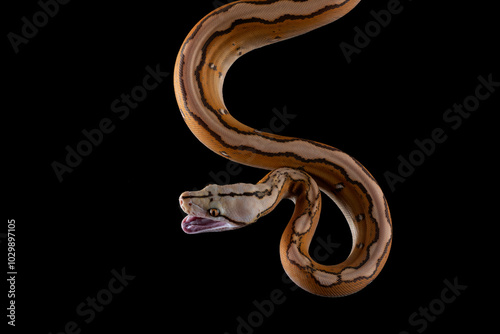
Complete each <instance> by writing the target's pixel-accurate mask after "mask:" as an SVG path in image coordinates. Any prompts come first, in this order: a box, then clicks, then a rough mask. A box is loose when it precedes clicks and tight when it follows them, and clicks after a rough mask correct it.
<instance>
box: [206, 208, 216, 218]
mask: <svg viewBox="0 0 500 334" xmlns="http://www.w3.org/2000/svg"><path fill="white" fill-rule="evenodd" d="M208 213H209V214H210V216H212V217H217V216H219V210H217V209H210V210H208Z"/></svg>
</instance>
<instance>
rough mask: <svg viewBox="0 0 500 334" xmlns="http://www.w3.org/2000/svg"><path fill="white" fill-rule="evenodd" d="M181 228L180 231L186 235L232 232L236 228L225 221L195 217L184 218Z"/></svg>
mask: <svg viewBox="0 0 500 334" xmlns="http://www.w3.org/2000/svg"><path fill="white" fill-rule="evenodd" d="M181 226H182V230H183V231H184V232H186V233H187V234H197V233H205V232H221V231H227V230H232V229H235V228H237V227H238V226H236V225H234V224H232V223H231V222H229V221H227V220H225V219H220V220H214V219H211V218H204V217H197V216H192V215H188V216H186V217H185V218H184V219H183V220H182V223H181Z"/></svg>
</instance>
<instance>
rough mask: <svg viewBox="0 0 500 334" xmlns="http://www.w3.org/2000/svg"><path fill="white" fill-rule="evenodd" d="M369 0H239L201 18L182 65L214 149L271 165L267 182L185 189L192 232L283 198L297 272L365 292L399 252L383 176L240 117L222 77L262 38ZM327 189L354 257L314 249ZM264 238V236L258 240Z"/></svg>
mask: <svg viewBox="0 0 500 334" xmlns="http://www.w3.org/2000/svg"><path fill="white" fill-rule="evenodd" d="M358 2H359V0H252V1H244V0H243V1H236V2H232V3H229V4H227V5H225V6H222V7H220V8H218V9H215V10H214V11H212V12H211V13H210V14H208V15H207V16H205V17H204V18H203V19H202V20H201V21H199V22H198V23H197V24H196V25H195V26H194V28H193V29H192V30H191V32H190V33H189V34H188V36H187V37H186V39H185V40H184V42H183V44H182V46H181V49H180V51H179V54H178V56H177V60H176V64H175V70H174V88H175V94H176V99H177V102H178V105H179V108H180V112H181V114H182V117H183V119H184V121H185V122H186V123H187V125H188V127H189V129H190V130H191V131H192V133H193V134H194V135H195V136H196V137H197V138H198V139H199V140H200V141H201V142H202V143H203V144H205V145H206V146H207V147H208V148H209V149H211V150H212V151H213V152H215V153H217V154H219V155H221V156H223V157H224V158H227V159H230V160H232V161H235V162H238V163H241V164H245V165H249V166H253V167H257V168H263V169H267V170H270V171H271V172H270V173H269V174H267V175H266V176H265V177H264V178H263V179H262V180H261V181H259V182H258V183H257V184H243V183H238V184H231V185H209V186H207V187H206V188H204V189H202V190H199V191H191V192H184V193H182V194H181V196H180V198H179V202H180V206H181V208H182V209H183V210H184V211H185V212H186V213H187V214H188V215H187V216H186V217H185V218H184V220H183V221H182V224H181V225H182V229H183V230H184V231H185V232H186V233H189V234H195V233H202V232H215V231H226V230H232V229H237V228H241V227H243V226H246V225H249V224H251V223H253V222H255V221H256V220H257V219H259V218H260V217H262V216H264V215H265V214H267V213H269V212H270V211H271V210H273V209H274V207H275V206H276V205H277V204H278V203H279V202H280V200H281V199H283V198H287V199H291V200H292V201H294V203H295V209H294V212H293V215H292V218H291V220H290V221H289V223H288V225H287V226H286V229H285V231H284V233H283V235H282V238H281V243H280V256H281V262H282V264H283V267H284V269H285V271H286V273H287V274H288V276H289V277H290V278H291V279H292V280H293V281H294V282H295V283H296V284H297V285H299V286H300V287H301V288H303V289H305V290H306V291H309V292H311V293H313V294H316V295H321V296H329V297H338V296H346V295H349V294H352V293H355V292H357V291H359V290H361V289H362V288H364V287H365V286H366V285H367V284H369V283H370V282H372V281H373V280H374V279H375V277H377V275H378V274H379V273H380V271H381V270H382V268H383V266H384V264H385V263H386V260H387V257H388V255H389V252H390V248H391V243H392V222H391V217H390V212H389V207H388V204H387V201H386V199H385V196H384V194H383V192H382V190H381V189H380V186H379V185H378V183H377V182H376V180H375V179H374V178H373V176H372V175H371V174H370V173H369V172H368V171H367V170H366V168H364V167H363V166H362V165H361V164H360V163H359V162H358V161H357V160H355V159H354V158H352V157H351V156H349V155H347V154H346V153H344V152H342V151H340V150H338V149H336V148H334V147H331V146H328V145H325V144H322V143H318V142H314V141H311V140H307V139H299V138H292V137H285V136H279V135H276V134H270V133H265V132H261V131H258V130H256V129H253V128H251V127H248V126H246V125H244V124H242V123H240V122H239V121H237V120H236V119H235V118H233V117H232V116H231V114H230V112H229V110H228V108H227V107H226V106H225V104H224V100H223V96H222V87H223V82H224V78H225V76H226V73H227V71H228V70H229V68H230V66H231V65H232V64H233V63H234V62H235V61H236V60H237V59H238V58H239V57H241V56H243V55H244V54H246V53H248V52H249V51H251V50H254V49H256V48H259V47H262V46H265V45H269V44H271V43H275V42H279V41H283V40H286V39H288V38H292V37H295V36H298V35H301V34H304V33H306V32H309V31H311V30H314V29H316V28H318V27H321V26H324V25H326V24H328V23H331V22H333V21H335V20H337V19H338V18H340V17H342V16H344V15H345V14H346V13H348V12H349V11H350V10H351V9H352V8H354V7H355V6H356V5H357V4H358ZM321 192H322V193H324V194H326V195H327V196H328V197H329V198H330V199H332V200H333V201H334V202H335V203H336V205H337V206H338V207H339V208H340V209H341V211H342V213H343V214H344V216H345V218H346V220H347V222H348V224H349V227H350V230H351V234H352V239H353V243H352V248H351V252H350V254H349V256H348V257H347V259H345V261H343V262H342V263H339V264H336V265H322V264H320V263H317V262H316V261H314V260H313V259H312V258H311V256H310V255H309V245H310V243H311V240H312V237H313V235H314V232H315V229H316V226H317V224H318V220H319V215H320V211H321ZM256 242H257V241H256Z"/></svg>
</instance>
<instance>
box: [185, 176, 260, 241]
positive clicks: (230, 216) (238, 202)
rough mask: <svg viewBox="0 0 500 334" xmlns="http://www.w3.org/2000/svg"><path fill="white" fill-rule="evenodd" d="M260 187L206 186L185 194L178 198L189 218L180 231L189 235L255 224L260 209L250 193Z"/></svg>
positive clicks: (255, 191) (236, 185) (237, 185)
mask: <svg viewBox="0 0 500 334" xmlns="http://www.w3.org/2000/svg"><path fill="white" fill-rule="evenodd" d="M262 187H263V186H262V185H258V184H257V185H252V184H244V183H238V184H232V185H222V186H220V185H213V184H212V185H208V186H207V187H205V188H204V189H202V190H199V191H186V192H184V193H182V194H181V196H180V197H179V204H180V206H181V208H182V210H183V211H184V212H185V213H187V214H188V215H187V216H186V217H185V218H184V219H183V220H182V224H181V226H182V229H183V230H184V232H186V233H188V234H196V233H204V232H219V231H228V230H234V229H237V228H240V227H243V226H246V225H248V224H251V223H253V222H254V221H256V220H257V219H258V218H259V217H260V215H261V212H262V210H263V207H262V205H263V204H262V203H261V201H258V200H256V198H254V197H253V196H251V194H254V193H258V192H259V191H260V190H261V189H260V188H262Z"/></svg>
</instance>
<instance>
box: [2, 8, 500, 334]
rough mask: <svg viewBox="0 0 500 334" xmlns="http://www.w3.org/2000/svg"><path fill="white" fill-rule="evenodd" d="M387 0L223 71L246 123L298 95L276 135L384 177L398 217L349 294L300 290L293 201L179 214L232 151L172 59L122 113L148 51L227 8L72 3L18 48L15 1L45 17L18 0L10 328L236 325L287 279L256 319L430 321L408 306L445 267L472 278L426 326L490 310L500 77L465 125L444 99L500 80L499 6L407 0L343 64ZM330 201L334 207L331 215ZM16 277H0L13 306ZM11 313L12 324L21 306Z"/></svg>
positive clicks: (230, 102) (242, 173)
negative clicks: (186, 106) (184, 111)
mask: <svg viewBox="0 0 500 334" xmlns="http://www.w3.org/2000/svg"><path fill="white" fill-rule="evenodd" d="M387 4H388V1H362V2H361V3H360V4H359V5H358V6H357V7H356V8H355V9H354V10H353V11H352V12H351V13H349V14H348V15H347V16H345V17H344V18H342V19H341V20H339V21H337V22H335V23H333V24H330V25H328V26H326V27H324V28H321V29H318V30H316V31H314V32H312V33H310V34H307V35H304V36H301V37H297V38H294V39H292V40H289V41H286V42H283V43H278V44H275V45H272V46H269V47H266V48H262V49H259V50H257V51H254V52H252V53H250V54H248V55H246V56H245V57H243V58H241V59H240V60H238V62H236V63H235V65H234V66H233V68H232V69H231V71H230V72H229V74H228V76H227V79H226V81H225V87H224V94H225V101H226V104H227V106H228V108H229V110H230V111H231V113H232V114H233V115H234V116H235V117H236V118H237V119H239V120H240V121H242V122H243V123H245V124H248V125H250V126H252V127H255V128H266V127H269V126H270V124H271V121H272V119H273V117H275V113H273V110H275V111H276V110H281V111H283V110H284V109H285V108H286V110H287V112H288V113H289V114H291V115H294V116H295V118H293V119H290V121H289V124H286V126H284V127H283V129H282V130H281V129H280V130H281V131H280V132H279V133H280V134H283V135H289V136H295V137H302V138H308V139H313V140H316V141H319V142H322V143H326V144H329V145H332V146H335V147H337V148H339V149H341V150H343V151H345V152H347V153H348V154H350V155H352V156H354V157H356V158H357V159H358V160H359V161H360V162H361V163H363V165H365V167H367V169H368V170H369V171H370V172H371V173H372V174H373V175H374V176H375V178H376V179H377V180H378V181H379V183H380V184H381V186H382V188H383V190H384V192H385V193H386V197H387V198H388V201H389V205H390V208H391V213H392V217H393V224H394V242H393V248H392V251H391V255H390V257H389V260H388V262H387V264H386V266H385V268H384V269H383V271H382V273H381V275H380V276H379V277H378V278H377V279H376V280H375V281H374V282H373V283H372V284H371V285H369V286H368V287H367V288H366V289H364V290H363V291H361V292H359V293H357V294H355V295H352V296H349V297H346V298H340V299H327V298H321V297H317V296H313V295H310V294H308V293H306V292H304V291H302V290H300V289H298V290H293V287H294V286H293V285H292V284H290V283H287V282H286V281H284V280H283V278H282V276H283V269H282V267H281V263H280V260H279V252H278V245H279V240H280V236H281V233H282V231H283V229H284V227H285V224H286V222H287V219H288V217H289V216H290V215H291V209H292V205H291V204H290V203H284V204H282V205H280V207H279V208H278V209H277V210H276V211H275V212H273V213H272V214H271V215H269V216H267V217H265V218H263V219H261V221H259V222H258V223H257V224H255V225H253V226H251V227H248V228H246V229H242V230H238V231H234V232H228V233H220V234H205V235H194V236H193V235H186V234H184V233H183V232H182V230H181V228H180V221H181V220H182V218H183V216H184V215H183V213H182V212H181V211H180V209H179V208H178V201H177V199H178V196H179V194H180V193H181V192H182V191H185V190H190V189H194V188H198V189H200V188H202V187H203V186H204V185H205V184H207V183H213V182H214V180H213V179H212V178H211V176H210V172H212V173H214V174H218V175H221V174H220V173H221V171H224V170H226V168H227V164H228V161H227V160H225V159H223V158H222V157H219V156H217V155H215V154H213V153H212V152H211V151H209V150H208V149H206V148H205V147H204V146H203V145H202V144H201V143H199V142H198V141H197V139H196V138H195V137H194V136H193V135H192V134H191V132H190V131H189V130H188V128H187V127H186V126H185V124H184V122H183V120H182V118H181V116H180V114H179V111H178V107H177V104H176V101H175V97H174V91H173V85H172V75H171V74H170V75H169V76H168V77H167V78H165V79H164V81H163V82H162V83H161V84H160V85H159V86H158V87H157V88H156V89H155V90H153V91H150V92H149V93H148V96H147V98H146V99H145V100H144V101H142V102H140V103H139V105H138V107H137V108H135V109H133V110H131V112H130V115H129V116H128V117H127V118H125V119H123V120H120V119H119V118H118V117H117V116H119V114H115V113H113V112H112V110H111V107H110V105H111V103H112V102H113V101H114V100H115V99H117V98H120V95H121V94H130V92H131V90H132V89H133V88H134V87H136V86H137V85H140V84H142V80H143V77H144V76H145V75H146V74H147V71H146V69H145V68H146V67H147V66H150V67H151V68H156V66H158V67H159V68H160V69H161V71H163V72H170V73H172V71H173V66H174V62H175V57H176V55H177V52H178V49H179V47H180V45H181V43H182V41H183V40H184V38H185V36H186V35H187V33H188V32H189V31H190V29H191V28H192V27H193V26H194V25H195V24H196V23H197V22H198V21H199V20H200V19H201V18H202V17H203V16H204V15H206V14H207V13H208V12H210V11H211V10H213V9H214V8H215V6H214V4H213V3H212V1H209V0H206V1H199V0H197V1H194V0H189V1H176V2H171V1H169V2H165V1H162V2H160V1H131V2H106V4H103V3H102V2H98V1H93V2H89V1H85V2H82V1H71V2H70V3H68V4H65V5H61V6H60V8H59V12H58V13H57V14H56V15H55V16H54V17H53V18H50V19H49V20H48V22H47V24H46V25H45V26H43V27H41V28H39V31H38V33H37V35H36V36H34V37H33V38H31V39H29V42H28V43H27V44H22V45H20V46H19V52H18V53H15V52H14V50H13V47H12V45H11V43H10V42H9V39H8V38H7V34H8V33H9V32H14V33H16V34H20V32H21V27H22V25H23V21H22V20H21V18H22V17H23V16H26V17H27V18H29V20H30V21H31V18H32V16H33V14H35V13H36V12H38V11H40V5H39V4H38V3H37V2H36V1H33V0H31V1H24V2H23V3H22V5H20V6H18V7H15V8H8V9H6V10H4V11H3V15H4V16H6V17H5V19H4V20H3V21H4V22H5V23H6V24H5V27H4V29H5V30H4V36H6V37H5V38H4V44H3V46H4V51H3V53H4V54H6V61H5V62H4V64H5V65H6V73H7V74H6V77H5V78H6V82H5V84H4V94H5V96H4V98H3V101H4V102H6V103H4V104H3V105H4V107H3V108H2V109H3V113H2V114H3V116H6V117H7V120H6V121H4V122H3V127H4V131H2V132H3V133H4V135H5V139H4V140H3V142H4V149H3V152H5V154H4V159H3V163H2V165H3V168H4V182H6V187H3V189H4V191H3V193H4V201H3V203H4V205H2V207H3V208H4V210H2V211H3V212H2V215H3V217H4V218H3V221H2V228H1V230H0V231H1V232H5V230H6V228H7V219H15V221H16V266H17V271H18V275H17V281H16V305H17V308H16V325H17V326H16V328H15V331H17V332H19V333H21V332H22V333H25V332H26V330H28V329H32V330H36V332H38V333H50V332H52V333H59V332H62V331H64V328H65V326H66V324H67V323H69V322H71V321H74V322H75V323H76V324H77V325H78V328H79V330H81V333H105V332H114V333H120V332H129V331H132V330H140V331H141V332H149V331H153V330H154V331H155V332H167V331H178V332H186V333H199V332H206V333H220V334H222V333H226V332H227V333H230V334H234V333H238V328H237V327H238V318H239V317H241V318H242V319H246V320H247V321H248V317H249V316H250V318H252V314H253V318H252V319H254V321H257V322H258V320H259V318H258V316H256V315H255V314H256V313H255V311H256V309H257V308H256V306H255V305H254V303H253V302H254V301H258V302H261V301H263V300H268V299H269V296H270V294H271V293H272V292H273V291H275V290H278V291H279V292H280V293H281V294H282V298H281V300H284V302H283V303H281V304H280V305H274V309H273V311H272V314H270V315H269V316H266V317H263V318H264V319H263V321H261V323H259V324H258V325H257V326H256V328H253V329H252V331H253V332H254V333H275V332H277V331H279V332H289V333H296V332H297V333H298V332H299V331H300V330H302V329H304V328H306V329H307V331H308V332H311V333H319V332H323V331H325V332H339V331H340V332H347V331H349V332H351V333H365V332H367V331H375V332H383V333H396V334H399V333H401V332H403V331H408V332H409V333H417V332H418V331H417V330H424V327H423V326H422V325H418V326H414V325H412V324H411V323H410V322H409V317H410V316H411V315H412V314H413V313H414V312H417V313H418V312H419V308H420V307H429V304H432V305H438V304H439V303H438V302H436V299H439V298H440V296H441V292H442V290H443V289H444V288H445V287H446V285H445V283H444V281H445V280H448V281H450V282H454V280H457V281H458V282H459V283H460V285H465V286H467V288H466V289H465V290H464V291H463V292H462V293H461V295H460V296H459V297H458V298H457V299H456V300H455V301H454V302H452V303H450V304H447V305H446V306H445V309H444V311H443V312H442V314H439V315H438V316H436V319H435V320H433V321H429V322H428V326H427V327H426V328H425V332H426V333H443V332H452V331H453V330H458V329H461V328H463V327H464V326H468V325H474V326H475V328H476V329H477V331H478V332H484V331H485V329H486V328H489V326H490V323H491V322H492V321H493V320H494V319H493V318H491V315H490V314H489V313H488V311H487V310H488V308H489V307H490V306H487V305H489V304H488V303H487V302H488V301H489V300H491V299H492V295H493V292H494V290H495V287H494V284H495V279H494V275H495V271H494V269H493V268H494V265H495V262H494V260H495V257H494V256H495V254H496V252H495V251H494V247H495V244H494V243H493V241H492V240H491V239H492V234H493V226H495V225H496V224H497V223H498V216H497V213H496V206H495V205H494V203H495V202H494V201H495V200H496V199H497V198H498V192H497V190H496V186H497V183H496V178H497V177H496V175H497V171H496V164H497V163H496V160H495V156H496V154H495V153H496V152H497V150H493V147H494V146H493V144H494V140H496V136H495V135H494V131H495V128H496V120H497V119H498V117H496V114H495V111H498V105H499V95H498V94H500V92H498V90H500V88H497V92H495V93H494V94H491V97H489V98H488V99H487V100H485V101H482V102H481V103H480V106H479V108H478V109H477V110H476V111H474V112H473V113H472V115H471V116H470V117H469V118H468V119H466V120H464V121H463V123H462V124H461V126H460V127H458V128H457V129H456V130H454V129H452V128H451V127H450V125H451V124H447V123H446V122H445V121H444V120H443V115H444V114H445V112H446V110H447V109H449V108H451V107H452V106H453V104H455V103H462V102H463V101H464V99H465V98H466V97H468V96H470V95H473V94H474V92H475V89H476V87H477V85H478V84H479V81H478V77H479V76H483V77H484V78H488V76H489V75H490V74H491V75H492V78H493V80H494V81H496V82H498V81H500V71H499V67H498V66H497V61H498V59H500V58H499V52H498V50H497V49H496V46H497V44H498V43H497V42H498V41H497V40H498V37H497V35H496V33H495V31H496V32H497V31H498V23H497V18H496V17H495V16H494V14H493V13H494V10H493V8H488V7H486V6H485V5H484V4H480V3H479V2H473V3H471V2H465V1H463V2H462V1H459V2H457V1H447V2H440V3H439V4H436V2H433V3H432V4H431V3H429V2H424V1H409V0H406V1H402V2H401V5H402V6H403V10H402V11H401V13H399V14H397V15H393V16H392V19H391V22H390V23H389V24H388V25H387V26H386V27H383V28H381V30H380V32H379V33H374V36H373V37H372V38H371V41H370V43H369V45H367V46H366V47H364V48H362V49H361V50H360V52H359V54H353V55H352V59H351V62H350V63H348V62H347V61H346V58H345V57H344V55H343V53H342V50H341V48H340V47H339V45H340V43H342V42H346V43H349V44H351V45H353V44H354V38H355V34H356V32H355V30H354V28H355V27H358V28H359V29H361V30H363V29H364V28H365V25H366V24H367V23H368V22H370V21H373V20H374V19H373V16H372V15H371V14H370V11H372V10H375V11H380V10H382V9H385V8H387ZM4 6H6V5H5V4H4ZM9 6H10V4H9ZM490 6H492V5H490ZM104 118H109V119H111V120H112V122H113V125H114V126H115V128H114V131H113V132H112V133H110V134H106V135H105V136H104V138H103V141H102V143H101V144H100V145H99V146H98V147H94V149H93V151H92V153H91V154H90V155H89V156H87V157H84V158H83V160H82V162H81V164H79V165H78V166H77V167H75V168H74V170H73V172H72V173H66V174H64V179H63V182H59V181H58V178H57V177H56V175H55V173H54V171H53V169H52V166H51V164H52V163H53V162H54V161H58V162H64V159H65V156H66V150H65V147H66V146H67V145H69V146H71V147H73V148H75V147H76V146H77V144H78V143H79V142H80V141H81V140H83V139H85V137H84V136H83V134H82V130H84V129H86V130H88V131H90V130H91V129H94V128H96V127H97V126H98V124H99V122H100V121H101V120H102V119H104ZM277 124H279V123H277ZM436 128H442V129H443V130H444V131H445V133H446V136H447V137H446V138H447V139H446V141H445V142H444V143H442V144H438V145H436V149H435V151H434V153H433V154H431V155H430V156H427V157H426V158H425V161H424V162H423V163H422V164H421V165H420V166H417V167H416V168H415V170H414V171H413V172H412V173H411V175H409V176H408V177H406V178H405V182H403V183H397V184H396V185H395V190H394V191H392V190H391V188H390V186H389V184H388V183H387V181H386V178H385V176H384V175H385V174H386V172H388V171H390V172H392V173H396V174H397V173H398V172H397V170H398V165H399V163H400V160H398V157H399V156H400V155H401V156H403V157H406V158H408V157H409V155H410V154H411V153H412V152H414V151H415V150H416V148H417V146H416V144H415V142H414V141H415V140H417V139H418V140H424V139H428V138H430V137H431V133H432V131H433V130H434V129H436ZM239 168H241V169H238V172H236V173H233V174H235V175H231V177H230V181H231V183H234V182H257V181H258V180H259V179H260V178H261V177H262V176H263V175H264V174H265V172H264V171H262V170H256V169H253V168H249V167H239ZM4 184H5V183H4ZM326 206H327V208H326V211H327V212H326V213H325V215H324V217H323V219H322V220H321V222H320V229H319V231H318V233H319V236H320V237H321V238H322V239H323V240H328V238H330V240H332V242H334V243H335V244H338V245H339V246H338V247H336V248H335V251H334V252H333V254H332V257H331V258H330V259H329V260H328V261H330V262H335V261H341V260H342V258H343V257H345V256H346V255H347V253H348V251H349V249H350V236H349V231H348V228H347V227H346V226H345V224H343V223H342V217H340V216H339V213H338V210H336V209H335V208H332V205H331V204H328V205H326ZM332 219H334V220H335V221H336V223H335V224H328V222H329V221H331V220H332ZM0 241H1V242H2V253H3V254H6V252H7V250H6V248H5V247H4V246H6V242H5V239H2V240H0ZM311 247H314V248H315V247H320V243H315V244H313V245H312V246H311ZM0 258H3V259H4V261H5V262H7V260H6V256H5V255H2V256H1V257H0ZM5 266H6V263H5V265H2V268H5ZM122 268H124V269H123V270H125V272H126V273H127V275H131V276H134V277H135V278H134V279H133V280H131V281H130V282H129V284H128V285H127V286H126V287H125V288H124V289H123V291H122V292H121V293H118V294H116V295H114V296H113V299H112V301H111V302H110V303H109V304H108V305H105V306H104V309H103V310H102V311H101V312H96V316H95V318H94V319H92V320H91V321H89V323H86V321H85V320H89V318H88V316H81V315H79V314H78V313H77V311H76V310H77V307H78V306H79V305H80V304H81V303H85V302H86V300H87V298H88V297H90V298H92V297H95V296H96V295H97V294H98V293H99V292H100V291H101V290H103V289H106V288H107V287H108V283H109V282H110V280H111V279H112V277H113V274H112V270H116V271H118V272H121V271H122ZM4 272H6V270H5V269H4ZM3 281H4V283H5V280H3ZM6 294H7V286H4V288H3V291H2V292H0V295H1V296H2V310H4V311H3V312H5V313H6V312H7V311H5V308H6V307H7V302H8V300H7V297H6ZM1 319H3V320H2V322H3V323H2V325H4V323H6V322H7V318H6V317H5V316H4V315H2V317H1ZM486 326H488V327H486ZM6 327H8V326H6ZM8 329H9V330H12V328H11V327H8ZM240 332H243V333H244V332H245V330H243V331H241V330H240ZM247 332H248V330H247Z"/></svg>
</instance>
